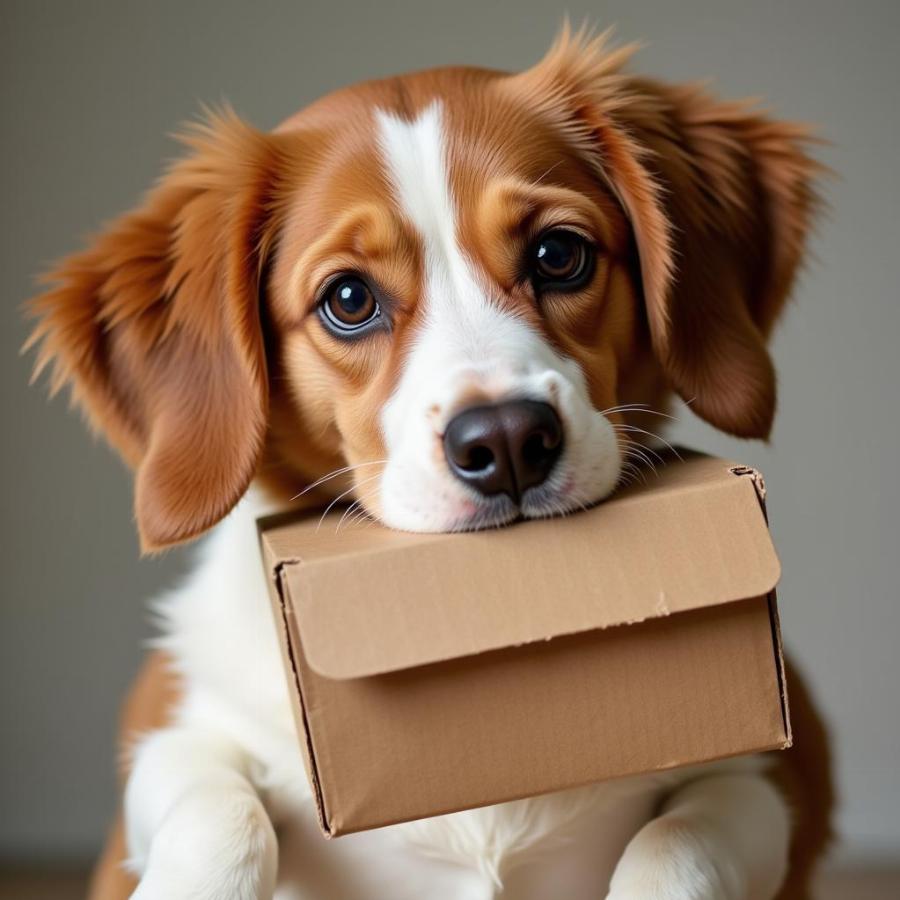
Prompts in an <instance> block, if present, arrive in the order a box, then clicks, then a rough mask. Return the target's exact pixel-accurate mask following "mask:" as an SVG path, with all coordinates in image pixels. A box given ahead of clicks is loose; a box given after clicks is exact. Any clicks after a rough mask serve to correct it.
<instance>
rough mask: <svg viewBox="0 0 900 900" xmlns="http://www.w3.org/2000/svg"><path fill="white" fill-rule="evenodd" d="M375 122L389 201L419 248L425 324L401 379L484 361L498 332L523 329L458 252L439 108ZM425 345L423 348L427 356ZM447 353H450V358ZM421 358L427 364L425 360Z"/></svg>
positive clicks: (380, 114) (383, 117) (387, 116)
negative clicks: (435, 353) (413, 371)
mask: <svg viewBox="0 0 900 900" xmlns="http://www.w3.org/2000/svg"><path fill="white" fill-rule="evenodd" d="M376 116H377V121H378V128H379V137H380V144H381V149H382V154H383V157H384V164H385V168H386V170H387V172H388V175H389V177H390V179H391V182H392V184H393V187H394V194H395V199H396V201H397V204H398V206H399V207H400V209H401V212H402V213H403V215H404V216H405V218H406V219H408V220H409V222H410V223H411V224H412V225H413V227H414V228H415V230H416V231H417V233H418V236H419V239H420V240H421V242H422V251H423V261H424V284H423V285H422V296H421V298H420V303H421V304H422V306H423V309H424V312H425V320H424V322H425V324H424V328H423V329H422V331H421V333H420V334H419V335H418V340H417V346H418V352H417V353H414V354H413V357H412V358H411V359H410V360H409V361H408V368H407V373H406V374H407V377H409V376H410V371H409V370H410V369H418V368H419V367H420V366H422V365H423V363H424V364H425V367H426V368H429V367H433V366H435V365H441V366H448V365H449V366H455V365H457V364H462V363H465V362H471V361H477V360H481V361H484V358H485V354H487V353H491V354H494V355H496V350H497V341H498V338H500V337H501V335H502V333H503V330H504V325H506V326H507V328H506V330H507V331H509V330H514V331H516V332H517V333H518V332H520V331H521V329H522V328H523V327H524V326H523V324H522V323H521V321H520V320H518V319H517V318H515V317H513V316H511V315H509V314H508V313H504V312H502V311H501V310H500V309H499V308H498V307H497V305H496V304H494V303H492V302H490V299H489V297H488V296H487V294H486V293H485V290H484V289H483V287H482V284H481V283H480V282H479V279H478V278H477V277H476V275H475V271H474V268H473V266H472V264H471V261H470V260H469V259H468V257H467V256H466V254H465V253H464V251H463V250H462V248H461V246H460V245H459V241H458V235H457V224H456V208H455V204H454V198H453V194H452V190H451V187H450V178H449V173H448V153H447V146H446V134H445V129H444V126H443V117H442V110H441V104H440V103H439V102H437V101H435V102H434V103H432V104H431V105H430V106H428V107H426V108H425V109H424V110H423V111H422V112H421V113H420V114H419V115H418V117H417V118H415V119H414V120H412V121H405V120H403V119H400V118H398V117H397V116H395V115H392V114H391V113H387V112H383V111H381V112H378V113H376ZM498 329H499V332H498ZM435 343H438V344H440V345H441V347H442V348H443V350H444V352H443V353H440V354H439V356H440V357H441V358H440V359H439V360H438V359H435V358H434V356H433V350H434V349H435V348H434V347H432V346H430V345H433V344H435ZM423 346H426V347H428V350H427V353H423V351H422V348H423ZM450 348H454V350H455V352H449V351H450ZM423 355H424V356H427V357H428V359H427V360H423V359H422V357H423ZM429 364H430V365H429ZM421 374H425V373H421Z"/></svg>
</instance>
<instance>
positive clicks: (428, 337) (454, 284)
mask: <svg viewBox="0 0 900 900" xmlns="http://www.w3.org/2000/svg"><path fill="white" fill-rule="evenodd" d="M376 116H377V125H378V132H379V143H380V147H381V151H382V156H383V162H384V166H385V170H386V172H387V174H388V176H389V178H390V180H391V183H392V185H393V190H394V199H395V202H396V203H397V205H398V206H399V208H400V210H401V212H402V214H403V216H404V217H405V218H406V219H407V220H408V221H409V222H410V224H411V225H412V227H413V228H414V229H415V230H416V232H417V234H418V238H419V240H420V242H421V246H422V254H423V284H422V295H421V297H419V298H418V302H419V304H420V307H421V308H422V309H423V311H424V316H423V319H422V324H421V327H420V328H419V330H418V332H417V334H416V336H415V340H414V342H413V344H412V347H411V350H410V353H409V355H408V356H407V357H406V359H405V360H404V362H403V368H402V371H401V374H400V378H399V380H398V382H397V385H396V388H395V390H394V392H393V394H392V395H391V397H390V399H389V400H388V401H387V403H386V404H385V406H384V409H383V410H382V414H381V426H382V431H383V434H384V439H385V444H386V446H387V451H388V454H387V455H388V463H387V465H386V467H385V469H384V472H383V474H382V477H381V484H380V494H381V507H382V517H383V518H384V520H385V521H386V522H387V523H388V524H389V525H393V526H394V527H397V528H406V529H410V530H413V531H420V530H425V531H434V530H444V529H446V528H448V527H455V524H454V523H463V524H465V522H466V521H468V519H467V516H468V515H469V514H470V512H467V509H469V507H471V504H472V499H473V494H472V492H471V490H470V489H469V488H467V487H464V486H463V485H461V484H460V483H458V482H457V481H456V480H455V478H454V477H453V476H452V475H451V473H450V471H449V469H448V467H447V465H446V464H445V463H444V462H443V457H442V453H441V449H440V442H441V435H442V433H443V430H444V428H445V427H446V423H447V422H448V421H449V419H450V417H452V416H453V415H454V414H455V413H457V412H458V411H459V408H460V404H462V403H471V402H473V401H472V398H473V396H474V394H475V393H477V394H478V395H480V397H483V398H484V399H485V400H500V399H507V398H511V397H527V398H530V399H534V400H543V401H544V402H551V403H553V404H554V406H555V407H556V408H557V411H558V412H559V414H560V417H561V418H562V420H563V424H564V427H565V429H566V446H567V451H566V454H565V457H564V459H563V463H562V464H560V465H558V466H557V467H556V470H555V474H554V475H553V476H552V477H551V479H550V481H549V482H548V485H547V488H548V489H549V490H551V491H554V490H560V489H561V486H562V484H563V483H564V482H565V481H566V479H567V478H570V480H571V481H572V483H573V484H575V485H577V486H578V487H579V489H580V490H581V494H582V495H583V498H579V499H577V500H575V501H573V502H575V503H577V502H584V500H587V501H592V500H595V499H597V498H598V497H599V496H601V495H602V494H603V493H605V492H608V490H609V489H610V487H611V486H612V485H613V484H614V483H615V480H616V478H617V477H618V463H617V461H616V459H617V458H616V456H615V446H616V444H615V437H614V435H613V432H612V430H611V428H610V426H609V423H608V422H607V421H606V419H604V418H603V416H602V415H600V414H598V413H597V412H596V411H595V410H594V409H593V408H592V406H591V404H590V398H589V396H588V392H587V385H586V382H585V380H584V376H583V374H582V372H581V370H580V369H579V367H578V365H577V363H575V361H574V360H571V359H567V358H565V357H561V356H560V355H559V354H557V353H556V351H555V350H554V349H553V348H552V347H551V346H550V344H549V343H548V342H547V341H546V340H544V338H543V337H542V336H541V335H540V334H539V333H538V332H536V331H535V330H534V329H532V328H531V327H530V326H529V325H528V324H527V323H526V322H525V321H524V320H523V319H522V318H520V317H519V316H516V315H515V314H513V313H511V312H509V311H505V310H503V309H502V308H501V307H500V306H499V304H497V303H496V302H494V301H493V298H492V297H491V295H490V293H489V291H490V284H491V282H490V279H489V278H487V277H483V276H482V277H478V275H477V274H476V269H475V266H474V263H473V261H472V260H470V259H469V258H468V257H467V255H466V254H465V252H464V251H463V249H462V247H461V246H460V243H459V240H458V234H457V223H456V208H455V205H454V197H453V192H452V189H451V184H450V178H449V173H448V168H449V166H448V163H449V154H448V151H447V145H446V137H447V136H446V134H445V129H444V123H443V121H442V115H441V106H440V104H439V103H437V102H435V103H432V104H431V105H430V106H428V107H426V108H425V109H424V110H423V111H422V112H421V113H420V114H419V115H418V117H417V118H415V119H414V120H412V121H405V120H403V119H400V118H398V117H397V116H395V115H392V114H391V113H387V112H378V113H376ZM473 389H474V391H473ZM598 461H599V462H598ZM551 482H552V483H551ZM554 485H555V486H554ZM479 502H480V501H479ZM536 502H537V501H536ZM557 508H558V504H556V505H554V506H551V507H547V505H546V502H545V503H544V505H543V506H541V505H540V503H539V502H538V506H536V507H535V509H534V511H533V514H538V515H546V514H547V512H548V510H552V509H557ZM523 511H524V512H525V513H526V514H528V515H531V514H532V512H531V511H529V508H527V504H526V507H523ZM503 515H505V517H506V519H508V518H509V515H510V510H509V508H507V509H506V512H505V513H504V514H503ZM506 519H503V517H502V516H501V518H500V519H497V520H496V522H499V521H505V520H506ZM496 522H494V520H485V521H483V522H482V524H492V523H493V524H496Z"/></svg>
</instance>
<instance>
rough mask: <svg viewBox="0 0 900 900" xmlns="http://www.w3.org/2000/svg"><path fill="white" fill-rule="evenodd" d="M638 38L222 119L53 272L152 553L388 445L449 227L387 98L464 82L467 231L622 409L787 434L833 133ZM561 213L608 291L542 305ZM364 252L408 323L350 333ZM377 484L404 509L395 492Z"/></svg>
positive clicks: (456, 163)
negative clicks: (781, 407) (268, 115)
mask: <svg viewBox="0 0 900 900" xmlns="http://www.w3.org/2000/svg"><path fill="white" fill-rule="evenodd" d="M629 55H630V50H628V49H627V48H626V49H622V50H617V51H610V50H608V48H607V47H606V45H605V41H604V38H603V37H601V38H598V39H594V40H590V39H588V38H587V37H586V36H585V35H584V34H577V35H573V34H571V33H570V32H569V31H568V29H566V30H564V33H563V34H562V36H561V37H560V39H559V40H558V41H557V42H556V44H555V45H554V47H553V48H552V49H551V51H550V52H549V53H548V55H547V56H546V58H545V59H544V60H542V61H541V62H540V63H539V64H538V65H537V66H535V67H534V68H533V69H530V70H528V71H527V72H524V73H521V74H519V75H513V76H508V75H505V74H504V73H500V72H493V71H487V70H480V69H441V70H434V71H430V72H423V73H418V74H414V75H408V76H403V77H400V78H394V79H387V80H383V81H378V82H371V83H368V84H364V85H358V86H355V87H353V88H348V89H345V90H343V91H339V92H337V93H335V94H333V95H331V96H329V97H327V98H325V99H323V100H321V101H319V102H318V103H316V104H314V105H313V106H311V107H309V108H308V109H307V110H304V111H302V112H301V113H298V114H297V115H296V116H294V117H292V118H291V119H289V120H288V121H287V122H286V123H285V124H284V125H283V126H281V128H279V129H278V130H277V131H276V132H275V133H273V134H269V135H265V134H261V133H259V132H256V131H254V130H253V129H251V128H249V127H248V126H246V125H244V124H243V123H241V122H240V121H239V120H237V118H236V117H235V116H234V115H233V114H230V113H226V114H224V115H219V116H213V117H211V118H210V121H209V123H208V125H206V126H203V127H200V128H198V129H195V130H194V131H193V132H191V134H190V135H189V136H188V138H187V144H188V146H189V151H190V152H189V156H188V158H187V159H186V160H185V161H183V162H181V163H179V164H177V165H176V166H175V167H173V169H172V170H171V171H170V172H169V173H168V174H167V175H166V176H165V177H164V179H163V180H162V182H161V183H160V185H159V186H158V187H157V188H156V189H155V190H154V191H153V192H152V193H151V194H150V195H149V196H148V197H147V199H146V201H145V203H144V205H143V206H142V207H141V208H140V209H139V210H138V211H137V212H134V213H131V214H129V215H127V216H125V217H123V218H121V219H119V220H118V221H116V222H114V223H113V224H112V225H111V226H110V227H109V228H108V229H107V230H106V231H105V232H104V233H103V234H102V235H101V236H100V237H99V238H98V239H97V240H96V241H95V243H94V244H93V245H92V246H91V247H90V248H89V249H88V250H86V251H85V252H83V253H80V254H77V255H75V256H72V257H70V258H69V259H67V260H65V261H63V263H61V264H60V266H59V267H58V268H57V269H56V270H55V271H54V272H53V273H51V276H50V280H51V282H52V286H51V287H50V289H49V290H48V291H47V292H46V293H44V294H42V295H41V296H40V297H38V298H36V299H35V301H33V306H32V310H33V312H34V314H35V315H36V316H37V318H38V320H39V321H38V324H37V327H36V328H35V331H34V333H33V335H32V338H31V343H32V344H37V345H39V347H40V350H39V355H38V365H37V368H38V370H40V369H42V368H43V367H44V366H46V365H48V364H51V363H52V365H53V370H54V374H53V378H52V387H53V389H54V390H57V389H59V388H60V387H61V386H62V385H63V384H66V383H69V384H71V385H72V388H73V397H74V400H75V401H76V402H77V404H78V405H79V406H81V407H82V408H83V409H84V410H85V411H86V413H87V415H88V417H89V419H90V420H91V422H92V424H93V425H94V427H96V428H97V429H99V430H100V431H102V432H103V433H104V434H105V435H106V436H107V437H108V438H109V440H110V441H111V442H112V443H113V445H114V446H116V447H117V448H118V449H119V450H120V451H121V453H122V454H123V456H124V457H125V458H126V460H128V462H129V463H130V464H132V465H133V466H134V467H135V470H136V491H135V517H136V519H137V524H138V528H139V531H140V535H141V541H142V546H143V547H144V548H145V549H148V550H154V549H158V548H161V547H165V546H168V545H170V544H172V543H175V542H178V541H183V540H187V539H190V538H192V537H195V536H196V535H198V534H200V533H201V532H203V531H205V530H206V529H208V528H209V527H210V526H211V525H213V524H214V523H215V522H217V521H218V520H219V519H221V518H222V516H224V515H225V514H226V513H227V512H228V510H229V509H230V508H231V507H232V506H233V505H234V503H235V502H236V500H237V499H238V498H239V497H240V495H241V494H242V493H243V491H244V490H245V489H246V487H247V485H248V483H249V481H250V480H251V478H252V477H253V476H254V474H256V475H257V476H258V477H259V478H260V479H261V480H262V481H263V482H264V483H265V484H267V485H268V487H269V488H271V489H273V490H274V491H275V492H276V493H277V494H280V495H281V496H283V497H285V498H287V497H290V496H291V495H292V494H293V493H296V491H298V490H299V489H301V488H302V487H304V486H305V485H306V484H308V483H309V482H310V481H312V479H314V478H316V477H318V476H320V475H322V474H324V473H325V472H328V471H330V470H332V469H334V468H335V467H337V466H340V465H343V464H345V463H351V464H352V463H358V462H364V461H372V460H378V459H382V458H383V457H384V445H383V439H382V436H381V434H380V431H379V428H378V426H377V422H378V420H379V415H378V414H379V411H380V409H381V407H382V406H383V404H384V402H385V400H386V398H387V397H388V396H389V395H390V393H391V391H392V390H393V387H394V386H395V384H396V382H397V379H398V377H399V374H400V373H401V371H402V367H403V361H404V356H405V352H406V349H407V347H408V346H409V343H410V341H411V340H412V339H414V337H415V334H416V330H417V329H418V328H419V326H420V324H421V321H422V309H421V304H420V303H419V297H420V294H421V284H422V277H423V275H422V271H423V265H422V252H423V251H422V248H421V247H420V246H419V243H418V238H417V236H416V235H415V233H414V232H413V231H412V229H411V228H410V227H409V226H408V224H407V223H406V221H405V219H404V217H403V215H402V214H401V211H400V210H399V209H398V208H397V206H396V201H395V200H394V198H393V197H392V194H391V190H390V186H389V184H388V182H387V178H386V175H385V173H384V171H383V170H382V166H381V162H380V159H379V155H378V150H377V147H376V146H374V142H373V141H372V140H371V137H370V135H371V127H370V126H371V123H372V116H373V114H374V110H375V109H376V108H380V109H382V110H387V111H391V112H393V113H394V114H396V115H398V116H401V117H405V118H410V117H412V116H414V115H415V114H416V113H417V112H418V111H420V110H422V109H423V108H424V107H425V106H426V105H427V104H428V103H429V102H431V101H432V100H433V99H435V98H440V99H441V100H442V102H443V104H444V110H445V114H446V126H447V129H448V133H449V134H450V135H451V143H450V150H449V156H450V160H449V171H450V178H451V182H452V187H453V191H454V199H455V200H456V203H457V204H458V207H459V209H458V219H459V232H460V240H461V243H462V244H463V246H464V247H465V249H466V251H467V252H468V254H469V256H470V257H471V260H472V262H473V264H474V266H475V268H476V269H477V270H478V272H479V275H480V276H481V277H482V278H483V279H484V281H485V283H486V284H488V285H489V286H490V292H491V296H492V297H495V298H496V302H498V303H500V304H503V305H504V306H507V307H510V308H514V309H516V310H517V312H518V313H519V314H520V315H521V316H523V318H525V319H526V320H527V321H529V322H530V323H532V325H533V326H534V327H535V328H537V329H539V330H540V331H541V332H542V333H543V334H544V335H545V336H546V338H547V339H548V340H549V341H551V342H552V343H553V344H554V345H555V346H557V347H559V348H560V349H561V350H563V352H565V353H566V354H568V355H570V356H571V357H573V358H574V359H576V360H577V361H578V362H579V363H580V365H581V367H582V369H583V371H584V372H585V374H586V376H587V379H588V384H589V386H590V391H591V399H592V401H593V403H594V404H595V406H596V407H597V408H598V409H606V408H608V407H611V406H614V405H616V404H620V403H630V402H644V403H649V404H651V405H652V406H654V407H655V408H656V409H661V408H662V407H663V406H664V404H665V403H666V402H667V399H668V397H669V396H670V395H671V393H672V392H673V391H675V392H677V393H679V394H680V395H681V396H682V397H683V398H684V399H685V400H687V401H689V402H691V404H692V408H693V409H694V410H695V411H696V412H697V413H698V414H699V415H700V416H702V417H703V418H705V419H707V420H708V421H709V422H711V423H712V424H713V425H716V426H717V427H719V428H721V429H723V430H725V431H727V432H730V433H732V434H736V435H741V436H746V437H766V436H767V435H768V434H769V431H770V428H771V424H772V420H773V416H774V413H775V374H774V369H773V366H772V362H771V359H770V357H769V354H768V351H767V349H766V340H767V338H768V336H769V334H770V332H771V329H772V327H773V325H774V323H775V321H776V319H777V317H778V315H779V313H780V311H781V309H782V308H783V306H784V304H785V302H786V299H787V296H788V293H789V291H790V288H791V286H792V283H793V281H794V277H795V274H796V271H797V268H798V266H799V265H800V262H801V260H802V257H803V253H804V248H805V241H806V236H807V233H808V231H809V227H810V222H811V218H812V215H813V213H814V211H815V207H816V197H815V192H814V185H813V181H814V179H815V177H816V175H817V174H818V171H819V169H818V166H817V164H816V163H815V162H814V161H813V160H812V159H811V157H810V156H809V155H808V153H807V151H806V143H807V141H808V135H807V134H806V132H805V131H804V129H802V128H800V127H799V126H796V125H792V124H788V123H777V122H774V121H772V120H770V119H769V118H767V117H765V116H764V115H762V114H761V113H759V112H758V111H755V110H754V109H752V108H750V107H748V106H747V105H744V104H725V103H722V102H720V101H718V100H715V99H713V98H711V97H710V96H709V95H708V94H706V93H704V92H703V91H701V90H699V89H697V88H695V87H690V86H687V87H685V86H677V87H673V86H668V85H664V84H661V83H658V82H655V81H649V80H646V79H641V78H637V77H635V76H632V75H630V74H628V73H627V72H626V71H625V70H624V69H623V65H624V63H625V62H626V60H627V59H628V57H629ZM554 223H556V224H559V223H565V224H567V225H573V226H576V227H579V228H582V229H583V230H585V231H586V232H588V233H589V234H590V235H591V236H592V237H593V239H594V240H596V241H597V242H598V243H599V244H600V246H601V248H602V253H601V257H600V261H599V263H598V266H597V271H596V275H595V277H594V278H593V280H592V282H591V284H590V285H588V286H587V287H585V288H584V290H582V291H579V292H577V293H575V294H570V295H566V296H564V297H557V298H552V299H550V300H548V302H547V303H546V304H542V305H540V306H538V305H537V304H536V303H535V298H534V297H533V296H532V295H531V293H530V291H529V289H528V287H527V285H523V284H522V283H521V279H519V278H517V264H518V260H519V259H520V258H521V254H522V251H523V248H524V247H525V246H527V245H528V242H529V241H530V240H531V239H532V238H533V237H534V236H535V234H536V233H537V231H539V230H540V229H541V228H544V227H547V226H548V224H554ZM348 269H353V270H362V271H365V272H367V273H368V274H369V276H370V277H371V278H372V279H374V281H375V282H376V283H377V284H378V285H379V286H380V287H381V288H382V290H383V291H384V292H385V294H386V295H387V296H389V297H390V302H391V304H392V307H391V314H392V329H391V331H390V333H388V332H383V333H380V334H376V335H372V336H371V337H370V338H367V339H366V340H365V341H359V342H354V343H353V344H352V345H348V344H346V343H344V342H341V341H338V340H335V339H334V338H333V337H331V336H330V335H329V334H327V333H326V332H325V331H324V329H322V328H321V326H320V324H319V322H318V321H317V317H316V315H315V314H314V311H315V304H316V299H317V291H318V289H319V285H321V283H322V282H323V280H324V279H326V278H327V277H328V276H329V275H331V274H334V273H336V272H339V271H346V270H348ZM473 391H477V386H473ZM467 396H469V395H467ZM371 472H372V470H371V469H370V470H368V473H371ZM368 473H367V474H368ZM366 477H367V476H366ZM337 483H338V482H337V481H334V482H331V483H330V485H331V486H332V488H333V487H334V485H336V484H337ZM343 487H344V484H341V485H340V488H337V490H340V489H343ZM351 487H353V484H352V483H351ZM356 490H357V492H358V493H359V494H360V495H361V499H362V500H363V501H364V502H365V503H366V505H367V506H369V508H370V509H371V510H372V511H373V512H374V513H376V514H377V512H378V508H377V500H376V498H375V497H374V492H372V491H364V490H362V485H361V484H360V483H357V484H356ZM154 671H155V670H154ZM148 677H150V679H151V680H152V679H153V678H154V677H156V678H158V677H160V676H159V674H158V672H157V673H156V675H153V674H152V673H151V675H150V676H148ZM138 696H141V695H140V692H139V695H138ZM798 697H800V698H801V699H802V698H803V697H805V695H803V694H802V693H800V694H798ZM144 705H146V706H147V708H148V710H149V707H150V706H152V703H149V702H148V703H146V704H144V702H143V701H139V702H138V706H139V707H142V706H144ZM801 707H802V704H799V703H798V704H797V705H795V710H796V709H799V708H801ZM797 721H798V728H797V732H798V733H797V741H798V750H797V751H792V752H791V753H790V754H785V755H784V757H783V758H784V760H793V759H800V760H802V761H803V765H801V766H800V767H796V771H795V772H794V775H793V776H789V774H788V772H789V766H788V765H787V764H785V765H784V767H783V779H782V783H783V785H784V787H785V790H786V791H788V792H789V796H791V797H792V798H793V799H794V802H795V805H796V808H797V810H798V815H797V823H798V833H797V843H796V845H795V847H796V848H806V849H802V850H801V849H797V850H796V854H795V856H794V870H793V871H792V875H791V879H792V880H791V887H790V890H791V891H793V892H794V893H793V894H791V896H792V897H803V896H805V894H804V893H803V891H804V890H805V888H804V887H803V886H802V885H803V884H804V883H805V881H806V879H807V878H808V874H809V866H810V863H811V860H812V859H813V857H814V856H815V854H816V853H818V852H819V851H820V850H821V847H822V846H823V842H824V840H825V838H826V837H827V833H828V824H827V823H828V809H829V806H830V799H831V793H830V787H829V785H828V782H827V777H826V774H827V769H826V768H825V762H824V756H822V754H823V753H824V752H825V751H824V743H823V741H824V737H823V735H822V733H821V730H820V729H819V727H818V726H817V725H816V724H815V721H814V720H809V722H807V721H802V722H801V720H800V716H799V715H798V716H797ZM807 727H808V728H809V731H808V732H804V733H801V732H802V730H803V729H805V728H807ZM130 729H131V723H130V722H129V723H128V724H126V730H130ZM801 748H802V749H801ZM798 776H802V777H798ZM115 846H116V847H118V846H119V845H118V844H116V845H115ZM112 856H113V857H114V856H116V853H115V852H113V853H112ZM98 884H103V885H105V884H107V882H104V881H101V882H98ZM105 890H106V889H105V888H104V891H105ZM786 890H787V889H786ZM97 891H98V892H96V893H95V896H96V897H98V898H99V897H110V898H111V897H113V896H116V894H115V893H114V890H113V888H109V890H108V891H106V892H105V893H104V892H101V891H100V889H99V888H98V889H97ZM785 896H788V895H787V894H785Z"/></svg>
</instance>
